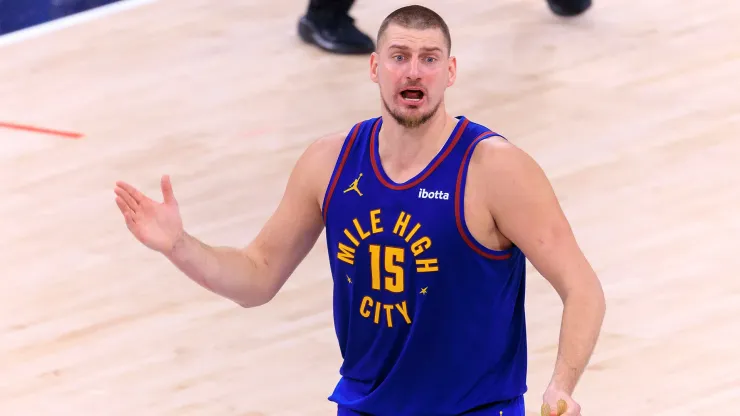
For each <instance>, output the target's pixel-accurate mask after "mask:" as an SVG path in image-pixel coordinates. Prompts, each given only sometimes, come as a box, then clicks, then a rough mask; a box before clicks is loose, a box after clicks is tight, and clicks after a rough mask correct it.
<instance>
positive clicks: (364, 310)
mask: <svg viewBox="0 0 740 416" xmlns="http://www.w3.org/2000/svg"><path fill="white" fill-rule="evenodd" d="M372 309H375V314H374V316H373V322H375V323H376V324H381V322H380V321H381V317H383V316H384V315H383V314H382V313H381V311H382V310H385V319H384V320H383V321H385V325H386V326H387V327H388V328H393V310H394V309H395V310H398V312H399V313H400V314H401V316H403V320H404V321H405V322H406V323H407V324H411V318H410V317H409V313H408V310H407V309H406V301H403V302H401V303H396V304H395V305H387V304H383V303H381V302H378V301H376V300H373V299H372V298H371V297H369V296H365V297H363V298H362V302H361V303H360V315H362V317H363V318H368V319H369V318H370V315H371V313H372V312H370V311H371V310H372Z"/></svg>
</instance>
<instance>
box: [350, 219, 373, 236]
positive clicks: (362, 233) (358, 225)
mask: <svg viewBox="0 0 740 416" xmlns="http://www.w3.org/2000/svg"><path fill="white" fill-rule="evenodd" d="M352 222H353V223H354V224H355V229H357V234H359V235H360V239H362V240H364V239H366V238H367V237H368V236H369V235H370V233H369V232H367V231H363V230H362V227H360V222H359V221H357V218H355V219H353V220H352Z"/></svg>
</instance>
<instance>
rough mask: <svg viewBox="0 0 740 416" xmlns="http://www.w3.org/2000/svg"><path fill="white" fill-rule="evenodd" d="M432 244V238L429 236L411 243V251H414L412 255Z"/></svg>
mask: <svg viewBox="0 0 740 416" xmlns="http://www.w3.org/2000/svg"><path fill="white" fill-rule="evenodd" d="M431 245H432V240H430V239H429V237H422V238H420V239H418V240H416V241H415V242H414V244H412V245H411V252H412V253H414V257H416V256H418V255H419V254H421V253H423V252H424V250H426V249H428V248H429V247H430V246H431Z"/></svg>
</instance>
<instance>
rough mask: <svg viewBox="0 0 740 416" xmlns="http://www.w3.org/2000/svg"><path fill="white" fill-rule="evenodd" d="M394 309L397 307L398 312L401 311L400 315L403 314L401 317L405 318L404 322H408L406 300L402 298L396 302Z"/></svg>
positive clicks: (409, 321) (409, 320)
mask: <svg viewBox="0 0 740 416" xmlns="http://www.w3.org/2000/svg"><path fill="white" fill-rule="evenodd" d="M396 309H398V312H401V315H403V319H405V320H406V323H407V324H410V323H411V319H409V313H408V312H407V311H406V301H405V300H404V301H403V302H401V303H396Z"/></svg>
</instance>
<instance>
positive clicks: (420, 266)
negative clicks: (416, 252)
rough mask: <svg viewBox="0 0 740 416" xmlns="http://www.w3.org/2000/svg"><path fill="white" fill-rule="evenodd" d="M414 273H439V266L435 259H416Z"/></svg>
mask: <svg viewBox="0 0 740 416" xmlns="http://www.w3.org/2000/svg"><path fill="white" fill-rule="evenodd" d="M416 271H417V272H419V273H425V272H436V271H439V264H437V259H417V260H416Z"/></svg>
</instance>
